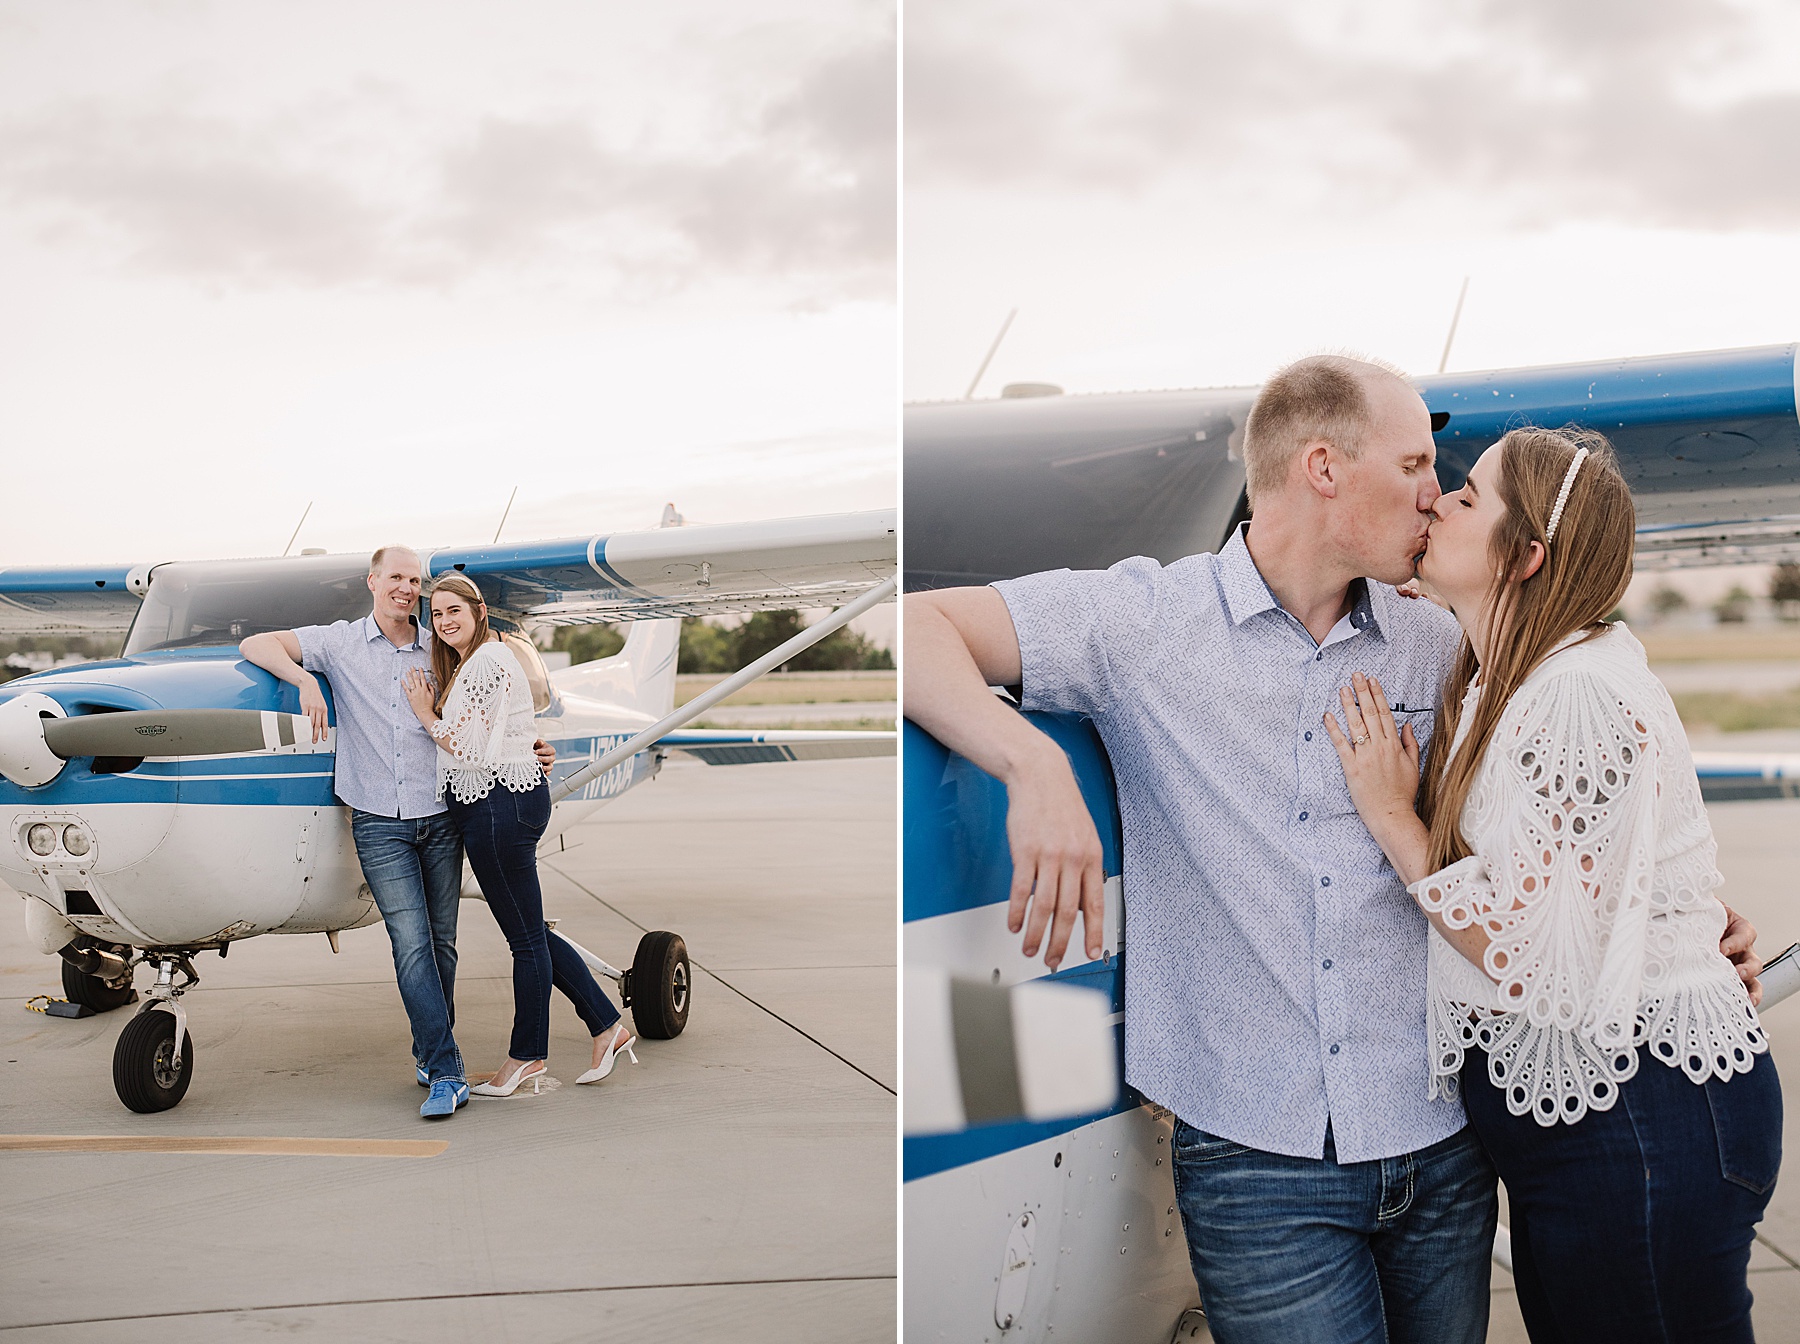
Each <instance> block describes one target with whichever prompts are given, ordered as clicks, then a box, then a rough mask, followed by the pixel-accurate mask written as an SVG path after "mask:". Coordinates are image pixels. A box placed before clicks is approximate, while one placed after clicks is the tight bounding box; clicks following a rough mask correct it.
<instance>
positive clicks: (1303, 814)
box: [1300, 812, 1306, 821]
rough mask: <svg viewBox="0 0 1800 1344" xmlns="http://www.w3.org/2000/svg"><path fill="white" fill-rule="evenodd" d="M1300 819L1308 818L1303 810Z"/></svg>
mask: <svg viewBox="0 0 1800 1344" xmlns="http://www.w3.org/2000/svg"><path fill="white" fill-rule="evenodd" d="M1300 820H1301V821H1305V820H1306V813H1304V812H1302V813H1301V814H1300Z"/></svg>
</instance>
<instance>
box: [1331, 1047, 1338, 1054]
mask: <svg viewBox="0 0 1800 1344" xmlns="http://www.w3.org/2000/svg"><path fill="white" fill-rule="evenodd" d="M1337 1052H1338V1048H1337V1047H1336V1046H1335V1045H1334V1046H1332V1047H1331V1053H1332V1054H1334V1055H1335V1054H1336V1053H1337Z"/></svg>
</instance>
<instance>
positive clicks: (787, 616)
mask: <svg viewBox="0 0 1800 1344" xmlns="http://www.w3.org/2000/svg"><path fill="white" fill-rule="evenodd" d="M804 628H805V622H804V621H803V620H802V619H801V616H800V613H799V612H797V611H759V612H757V613H756V614H755V615H753V616H751V617H750V619H749V620H747V621H744V622H743V623H742V624H740V625H734V626H725V625H721V624H718V623H717V622H714V621H709V620H706V619H703V618H702V617H698V616H689V617H687V618H686V619H684V620H683V621H682V622H681V655H680V657H679V659H678V660H677V662H676V665H675V666H676V670H677V671H679V672H735V671H737V670H738V669H739V668H740V667H743V666H744V665H745V664H746V663H751V662H754V661H755V660H756V659H758V658H760V657H762V656H763V655H764V654H765V653H767V652H769V651H770V650H771V649H774V648H776V647H778V646H779V645H781V644H784V643H786V642H787V641H788V640H790V639H792V638H793V637H794V636H795V635H797V634H799V633H800V631H801V630H802V629H804ZM624 646H625V626H623V625H565V626H562V627H560V628H559V629H558V630H557V631H556V634H555V637H554V638H553V639H552V640H551V643H550V647H551V648H553V649H561V650H563V651H565V652H566V653H568V655H569V661H570V662H574V663H586V662H592V661H593V660H594V659H596V658H610V657H611V656H612V655H613V654H615V653H617V652H618V651H619V650H620V649H622V648H623V647H624ZM893 666H894V655H893V654H892V653H891V652H889V651H888V650H887V649H884V648H880V647H878V646H877V645H875V644H872V643H871V642H870V641H869V640H868V639H866V638H864V637H863V636H862V635H860V634H858V633H857V632H856V631H854V630H851V629H849V628H848V627H845V628H844V629H841V630H834V631H832V633H830V634H829V635H827V636H825V638H824V639H821V640H820V641H819V642H818V643H817V644H814V645H813V646H812V647H811V648H809V649H806V650H804V651H803V652H802V653H800V654H799V655H797V656H796V657H794V658H791V659H789V660H788V661H787V662H786V663H783V664H782V665H781V669H780V670H781V671H783V672H854V671H859V670H871V671H873V670H887V669H892V667H893Z"/></svg>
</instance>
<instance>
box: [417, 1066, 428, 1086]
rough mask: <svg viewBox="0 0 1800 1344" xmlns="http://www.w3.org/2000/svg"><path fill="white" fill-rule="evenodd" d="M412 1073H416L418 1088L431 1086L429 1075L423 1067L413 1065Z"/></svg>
mask: <svg viewBox="0 0 1800 1344" xmlns="http://www.w3.org/2000/svg"><path fill="white" fill-rule="evenodd" d="M413 1071H414V1072H415V1073H417V1074H418V1076H419V1086H420V1087H430V1086H431V1075H430V1074H429V1073H427V1072H425V1066H424V1065H423V1064H414V1065H413Z"/></svg>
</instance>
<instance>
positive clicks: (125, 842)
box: [0, 509, 898, 1112]
mask: <svg viewBox="0 0 1800 1344" xmlns="http://www.w3.org/2000/svg"><path fill="white" fill-rule="evenodd" d="M664 521H665V525H664V526H663V527H661V528H657V529H652V530H648V531H643V532H624V533H615V534H612V535H609V536H592V537H576V538H569V539H563V540H552V541H540V542H530V543H525V544H506V545H500V544H495V545H489V546H474V547H452V548H446V549H440V550H435V551H424V552H421V555H422V558H423V565H424V572H425V575H426V577H427V579H428V580H429V579H431V578H435V577H437V576H439V575H442V574H446V573H450V572H460V573H464V574H467V575H468V576H469V577H470V578H471V579H473V580H474V581H475V582H476V583H477V584H478V585H479V586H480V588H481V590H482V592H483V594H484V595H485V596H486V598H487V601H488V609H489V617H490V623H491V625H492V626H493V628H494V629H495V630H496V631H498V632H500V633H501V634H502V635H503V637H506V638H508V642H509V643H510V645H511V646H512V648H513V649H514V651H515V652H516V653H518V654H519V656H520V658H521V659H522V660H523V662H524V664H525V667H526V671H527V675H528V677H529V678H530V680H531V683H532V691H533V696H534V700H535V704H536V709H537V729H538V733H539V735H540V736H542V737H543V738H544V739H545V740H546V741H548V742H549V743H550V744H551V745H552V746H554V747H555V748H556V753H557V760H556V765H555V769H554V771H553V773H552V776H551V789H552V793H551V796H552V799H553V802H554V804H555V806H554V809H553V813H552V819H551V823H550V829H549V831H548V832H547V834H546V836H545V838H544V841H543V842H542V845H541V846H540V851H539V852H540V853H547V852H554V851H555V850H557V849H558V848H560V847H561V845H562V844H563V834H564V832H566V831H567V830H568V828H569V827H570V826H572V825H574V824H576V823H577V822H579V821H581V820H583V819H585V818H586V817H587V816H588V815H590V814H591V813H592V812H593V811H594V810H595V809H597V808H599V807H602V806H604V805H605V804H607V803H608V802H611V801H612V800H613V799H615V798H618V797H620V796H621V795H623V794H624V793H626V792H627V791H629V790H630V789H633V788H636V787H638V786H639V785H641V784H644V783H646V782H647V781H649V780H651V779H654V778H655V777H656V775H657V772H658V771H659V770H660V769H661V767H662V763H663V761H664V760H665V759H666V758H667V756H668V755H669V754H670V753H671V752H682V753H685V754H686V755H687V756H689V757H692V758H694V759H697V760H699V761H702V762H704V763H706V764H708V765H743V764H752V763H758V762H772V761H804V760H821V759H838V758H845V757H857V756H891V755H893V754H894V752H895V734H893V733H882V732H831V731H792V732H783V731H737V732H732V731H720V730H713V729H697V728H685V727H683V725H684V724H686V723H688V722H690V721H691V720H693V719H694V718H696V717H697V716H698V715H700V714H703V713H704V712H705V711H706V710H707V709H708V708H710V707H711V706H712V705H714V704H716V703H717V702H718V701H719V700H722V699H724V698H725V697H726V696H728V695H730V694H732V693H734V692H735V691H737V690H739V689H741V688H742V687H743V686H745V685H747V684H749V683H750V682H751V681H753V680H754V679H755V678H757V677H759V676H761V675H763V674H764V673H766V672H768V671H771V670H773V669H774V668H775V667H777V666H779V665H780V664H782V663H783V662H785V661H787V660H788V659H789V658H792V657H793V656H794V655H795V654H797V653H799V652H800V651H801V650H802V649H804V648H806V647H808V646H810V645H811V644H813V643H816V642H817V641H818V640H819V639H822V638H824V637H825V636H826V635H828V634H830V633H831V632H832V631H834V630H836V629H838V628H840V627H841V626H843V625H844V624H845V623H847V622H848V621H849V620H851V619H854V617H856V616H857V615H860V614H861V613H862V612H864V611H867V610H869V609H870V608H871V607H873V606H875V605H877V604H878V603H880V602H882V601H887V600H890V599H891V598H892V596H893V594H894V591H895V588H896V587H897V584H898V577H897V575H896V573H895V571H896V568H897V564H898V556H897V546H896V538H895V516H894V513H893V512H892V511H891V510H889V511H873V512H866V513H850V514H836V515H822V516H817V517H807V518H791V519H779V520H770V521H764V522H752V523H728V524H711V525H699V526H683V525H678V524H679V522H680V520H679V516H678V515H675V514H674V513H673V510H672V509H671V510H670V511H668V512H666V513H665V520H664ZM367 570H368V562H367V559H366V557H364V556H360V555H320V554H315V555H302V556H297V557H293V558H282V559H255V560H219V561H194V562H180V561H177V562H171V563H166V564H142V565H133V566H77V567H58V568H35V569H32V568H6V569H0V635H21V634H83V635H103V634H122V635H124V637H125V638H124V647H123V651H122V652H121V654H120V655H119V657H118V658H116V659H112V660H108V661H103V662H94V663H87V664H83V665H79V666H74V667H64V668H59V669H56V670H54V671H49V672H42V673H38V674H36V675H33V676H28V677H22V678H19V679H17V680H15V681H11V682H8V683H6V684H5V685H0V880H4V881H5V882H6V883H9V884H10V885H11V886H12V887H14V888H15V889H17V891H18V892H19V893H20V894H21V895H22V897H23V899H24V906H25V911H24V913H25V923H26V928H27V930H28V932H29V934H30V936H31V938H32V941H33V942H34V943H35V945H36V946H37V947H38V949H39V950H40V951H41V952H43V953H45V954H46V955H50V956H56V957H59V958H60V959H61V963H62V967H61V969H62V981H63V988H64V993H65V994H66V995H67V996H68V1001H69V1004H70V1005H73V1008H72V1010H71V1011H74V1012H78V1013H79V1012H84V1010H91V1011H95V1012H105V1011H108V1010H112V1009H116V1008H120V1007H123V1006H125V1005H126V1004H128V1003H131V1002H132V1001H134V1000H135V999H136V997H137V995H136V991H135V989H134V986H133V979H134V975H135V972H136V971H137V969H138V968H139V967H141V966H148V967H150V968H152V969H153V971H154V972H155V981H154V984H153V985H151V986H150V987H149V989H148V991H147V996H146V998H145V999H144V1000H143V1001H142V1003H141V1004H140V1006H139V1009H138V1011H137V1013H136V1015H135V1016H133V1017H132V1018H131V1019H130V1020H129V1021H128V1022H127V1023H126V1025H125V1028H124V1029H123V1030H122V1031H121V1032H120V1035H119V1039H118V1042H117V1045H116V1047H115V1050H114V1055H113V1084H114V1088H115V1090H116V1091H117V1093H118V1095H119V1098H120V1100H121V1101H123V1102H124V1103H125V1105H126V1106H128V1107H130V1108H131V1109H132V1110H134V1111H139V1112H151V1111H160V1110H166V1109H168V1108H170V1107H172V1106H174V1105H176V1104H177V1103H179V1102H180V1101H181V1099H182V1097H183V1096H184V1095H186V1093H187V1090H188V1086H189V1084H190V1082H191V1081H192V1078H193V1073H194V1062H193V1057H194V1048H193V1040H192V1037H191V1036H190V1035H189V1033H188V1026H187V1013H186V1010H185V1009H184V1007H183V1005H182V1003H181V996H182V994H183V993H184V992H185V991H186V990H188V989H191V988H192V987H193V986H194V985H195V984H197V983H198V982H199V976H198V974H197V973H196V972H195V969H194V959H195V957H197V956H198V955H199V954H200V953H202V952H205V951H217V952H218V954H219V955H220V956H221V957H224V956H226V955H227V954H228V953H229V952H230V950H231V947H232V945H233V944H234V943H237V942H241V941H243V940H244V939H246V938H254V937H257V936H259V935H262V934H266V933H287V934H303V933H313V934H323V935H325V937H326V938H327V939H328V940H329V942H330V945H331V949H332V951H334V952H335V951H336V950H337V948H338V935H339V933H340V932H342V931H343V930H346V929H356V928H361V927H363V926H364V925H367V924H371V923H374V922H376V921H377V920H379V919H380V917H381V916H380V912H379V911H378V910H377V909H376V907H375V903H374V899H373V897H372V896H371V895H370V891H369V887H368V884H367V883H366V882H364V880H363V875H362V870H361V868H360V866H359V865H358V862H357V858H356V850H355V846H354V844H353V842H352V840H351V836H350V822H349V815H348V810H347V809H346V808H345V807H343V806H342V805H341V804H340V803H339V802H338V801H337V799H336V797H335V796H334V795H333V792H332V771H333V764H334V761H335V756H334V752H335V728H334V729H333V730H332V731H331V732H330V733H328V734H327V735H326V737H325V739H324V740H323V741H320V742H317V743H315V742H314V741H313V734H312V729H311V724H310V722H309V721H308V720H307V719H306V718H305V717H304V716H301V715H300V714H299V713H298V709H299V700H298V694H297V692H296V691H295V689H294V688H293V687H291V686H288V685H286V684H285V683H283V682H280V681H277V680H276V679H275V678H274V677H273V676H271V675H270V674H269V673H267V672H264V671H263V670H262V669H260V668H257V667H255V666H253V665H252V664H250V663H248V662H246V661H244V660H243V659H242V658H241V657H240V656H239V654H238V643H239V641H240V640H242V639H243V638H245V637H246V636H248V635H251V634H255V633H258V632H261V631H265V630H285V629H292V628H294V627H296V626H301V625H313V624H326V623H330V622H332V621H337V620H346V619H348V620H356V619H360V618H361V617H363V616H365V615H367V614H368V612H369V608H370V605H371V603H370V598H369V591H368V588H367V586H366V584H365V582H364V578H365V575H366V573H367ZM805 607H810V608H817V607H832V608H835V610H834V611H832V612H831V614H829V615H828V616H826V617H825V618H823V619H821V620H819V621H817V622H816V623H814V624H813V625H811V626H809V627H807V628H806V629H804V630H803V631H801V633H800V634H799V635H797V636H795V637H794V638H792V639H790V640H789V641H787V642H786V643H785V644H783V645H782V646H781V647H780V648H777V649H775V650H773V651H771V652H770V653H769V654H767V655H765V656H764V657H762V658H759V659H757V660H756V661H754V662H752V663H751V664H749V665H748V666H747V667H745V668H743V669H742V670H740V671H739V672H737V673H736V674H734V675H732V676H731V677H728V678H726V679H725V680H724V681H722V682H720V683H719V684H718V685H716V686H714V687H712V688H710V689H709V690H708V691H707V692H705V693H704V694H702V695H701V696H698V697H696V698H695V699H694V700H692V701H690V702H688V703H687V704H686V705H684V706H682V707H681V708H680V709H679V710H677V709H675V708H674V699H675V668H676V656H677V653H678V649H679V644H680V637H681V618H682V617H684V616H707V615H717V614H723V613H732V612H753V611H765V610H781V609H788V608H805ZM420 619H421V621H426V620H428V619H429V611H428V608H426V607H425V605H424V604H423V602H422V603H421V608H420ZM613 621H627V622H631V628H630V633H629V634H628V636H627V638H626V640H625V645H624V647H623V649H621V650H620V651H619V652H618V653H617V654H615V655H613V656H612V657H609V658H602V659H598V660H596V661H593V662H588V663H581V664H578V665H576V666H573V667H568V668H564V669H562V670H560V671H557V672H554V673H550V672H547V671H546V670H545V668H544V664H543V661H542V659H541V658H540V657H539V656H538V654H537V652H536V650H535V647H534V646H533V645H532V643H531V641H530V639H529V638H527V637H528V636H530V635H531V634H532V633H533V632H535V631H537V630H540V629H542V628H544V627H549V626H558V625H573V624H592V623H597V622H613ZM327 698H328V699H329V688H327ZM333 721H334V722H335V718H334V720H333ZM463 895H464V896H465V897H477V898H478V897H479V895H480V892H479V889H478V888H476V887H475V885H474V883H473V880H472V878H470V877H469V876H468V874H467V872H466V870H465V882H464V888H463ZM553 931H554V930H553ZM556 936H559V937H561V936H563V935H560V934H557V935H556ZM569 941H570V942H571V945H572V946H575V947H576V950H577V951H578V952H580V954H581V955H582V957H583V958H584V959H585V960H586V961H587V962H588V964H589V965H590V966H591V967H592V968H593V969H594V970H595V972H596V973H598V974H602V975H605V976H607V977H609V978H610V979H612V980H613V981H614V982H615V983H617V984H618V985H619V988H620V993H621V997H622V998H623V999H624V1000H625V1001H626V1002H627V1004H628V1005H629V1006H630V1007H631V1008H632V1010H633V1015H634V1019H635V1021H636V1024H637V1029H638V1032H639V1034H640V1035H642V1036H645V1037H648V1038H651V1039H668V1038H670V1037H673V1036H676V1035H678V1034H679V1033H680V1032H681V1031H682V1030H683V1029H684V1028H685V1026H686V1024H687V1020H688V1014H689V1010H690V1007H691V996H692V988H693V984H692V978H691V972H690V968H689V962H688V954H687V949H686V945H685V943H684V942H683V940H682V939H681V938H680V937H679V936H678V935H677V934H675V933H673V932H671V931H668V930H656V931H653V932H650V933H647V934H645V935H644V937H643V938H642V939H641V940H640V941H639V944H638V947H637V949H636V953H635V956H634V957H633V960H632V963H631V966H630V967H629V968H628V969H624V970H620V969H618V968H615V967H614V966H612V965H610V964H608V963H607V962H605V961H603V960H602V959H601V958H600V957H598V956H596V955H595V954H593V953H591V952H589V951H588V950H587V949H585V948H582V947H580V946H579V945H578V944H574V943H573V940H569ZM54 1006H56V1007H59V1008H60V1007H62V1005H60V1004H58V1005H54Z"/></svg>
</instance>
